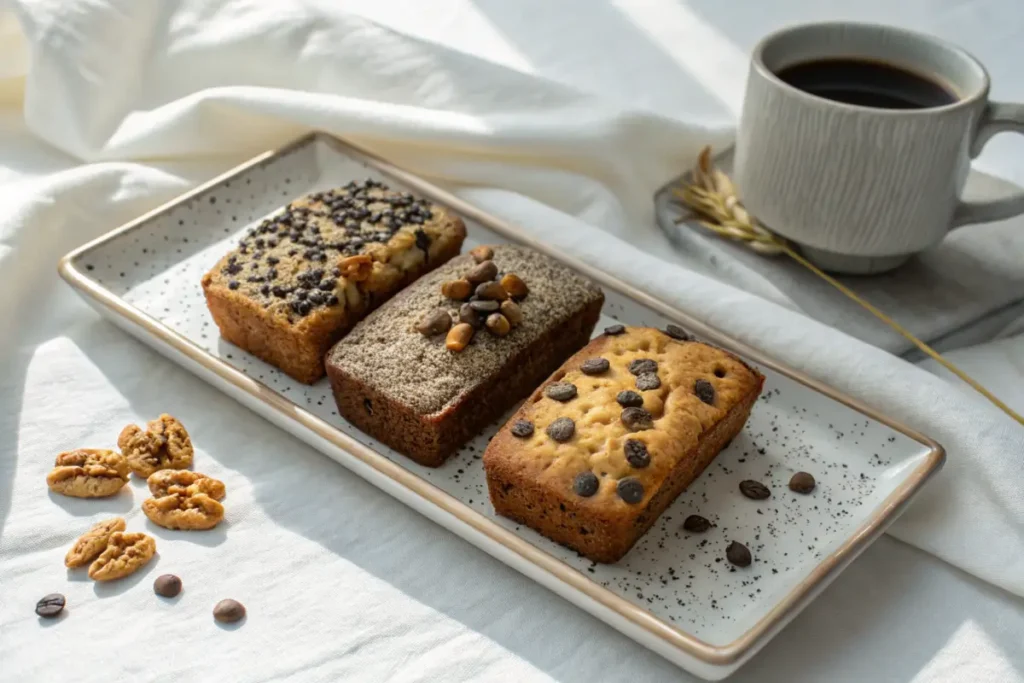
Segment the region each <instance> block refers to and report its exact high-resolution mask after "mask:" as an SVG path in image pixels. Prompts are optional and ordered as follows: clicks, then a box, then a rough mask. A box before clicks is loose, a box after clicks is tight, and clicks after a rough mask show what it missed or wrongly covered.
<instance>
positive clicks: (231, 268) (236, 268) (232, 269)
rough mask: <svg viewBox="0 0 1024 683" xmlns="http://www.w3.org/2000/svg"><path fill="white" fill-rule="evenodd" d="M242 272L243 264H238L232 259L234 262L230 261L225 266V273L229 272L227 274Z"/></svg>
mask: <svg viewBox="0 0 1024 683" xmlns="http://www.w3.org/2000/svg"><path fill="white" fill-rule="evenodd" d="M241 272H242V266H240V265H238V264H237V263H235V262H234V261H232V262H230V263H228V265H226V266H224V273H225V274H227V275H238V274H239V273H241Z"/></svg>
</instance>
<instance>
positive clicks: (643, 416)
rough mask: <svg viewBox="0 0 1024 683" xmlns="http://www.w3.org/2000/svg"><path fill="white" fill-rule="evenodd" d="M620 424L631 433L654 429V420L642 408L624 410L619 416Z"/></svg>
mask: <svg viewBox="0 0 1024 683" xmlns="http://www.w3.org/2000/svg"><path fill="white" fill-rule="evenodd" d="M620 417H621V419H622V424H624V425H626V429H628V430H629V431H631V432H639V431H643V430H645V429H652V428H653V427H654V418H653V417H651V414H650V413H649V412H647V411H646V410H644V409H643V408H635V407H631V408H626V409H625V410H623V411H622V415H621V416H620Z"/></svg>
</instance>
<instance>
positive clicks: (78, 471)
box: [46, 448, 128, 498]
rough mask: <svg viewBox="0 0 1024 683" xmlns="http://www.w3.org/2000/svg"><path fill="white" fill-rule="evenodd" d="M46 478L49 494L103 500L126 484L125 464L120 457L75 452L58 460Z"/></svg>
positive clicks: (96, 450) (99, 451) (92, 451)
mask: <svg viewBox="0 0 1024 683" xmlns="http://www.w3.org/2000/svg"><path fill="white" fill-rule="evenodd" d="M54 465H55V466H54V468H53V469H52V470H50V473H49V474H47V475H46V484H47V486H49V487H50V490H52V491H54V492H55V493H60V494H62V495H65V496H73V497H75V498H105V497H107V496H112V495H114V494H115V493H117V492H118V491H120V490H121V487H122V486H124V485H125V484H126V483H128V462H127V461H126V460H125V457H124V456H123V455H121V454H120V453H115V452H114V451H108V450H104V449H101V448H78V449H76V450H73V451H65V452H64V453H61V454H60V455H58V456H57V460H56V462H55V463H54Z"/></svg>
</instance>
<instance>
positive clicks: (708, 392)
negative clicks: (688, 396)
mask: <svg viewBox="0 0 1024 683" xmlns="http://www.w3.org/2000/svg"><path fill="white" fill-rule="evenodd" d="M693 393H695V394H696V395H697V398H699V399H700V400H701V401H703V402H704V403H707V404H708V405H709V406H713V405H715V388H714V387H713V386H711V382H709V381H707V380H706V379H699V380H697V381H696V382H694V383H693Z"/></svg>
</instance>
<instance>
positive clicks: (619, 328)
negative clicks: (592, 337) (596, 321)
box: [604, 325, 626, 337]
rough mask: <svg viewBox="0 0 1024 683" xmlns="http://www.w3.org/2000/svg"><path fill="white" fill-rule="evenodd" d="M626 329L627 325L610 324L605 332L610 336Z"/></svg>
mask: <svg viewBox="0 0 1024 683" xmlns="http://www.w3.org/2000/svg"><path fill="white" fill-rule="evenodd" d="M625 331H626V326H625V325H609V326H608V327H606V328H604V333H605V334H607V335H608V336H610V337H614V336H615V335H617V334H622V333H624V332H625Z"/></svg>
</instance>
